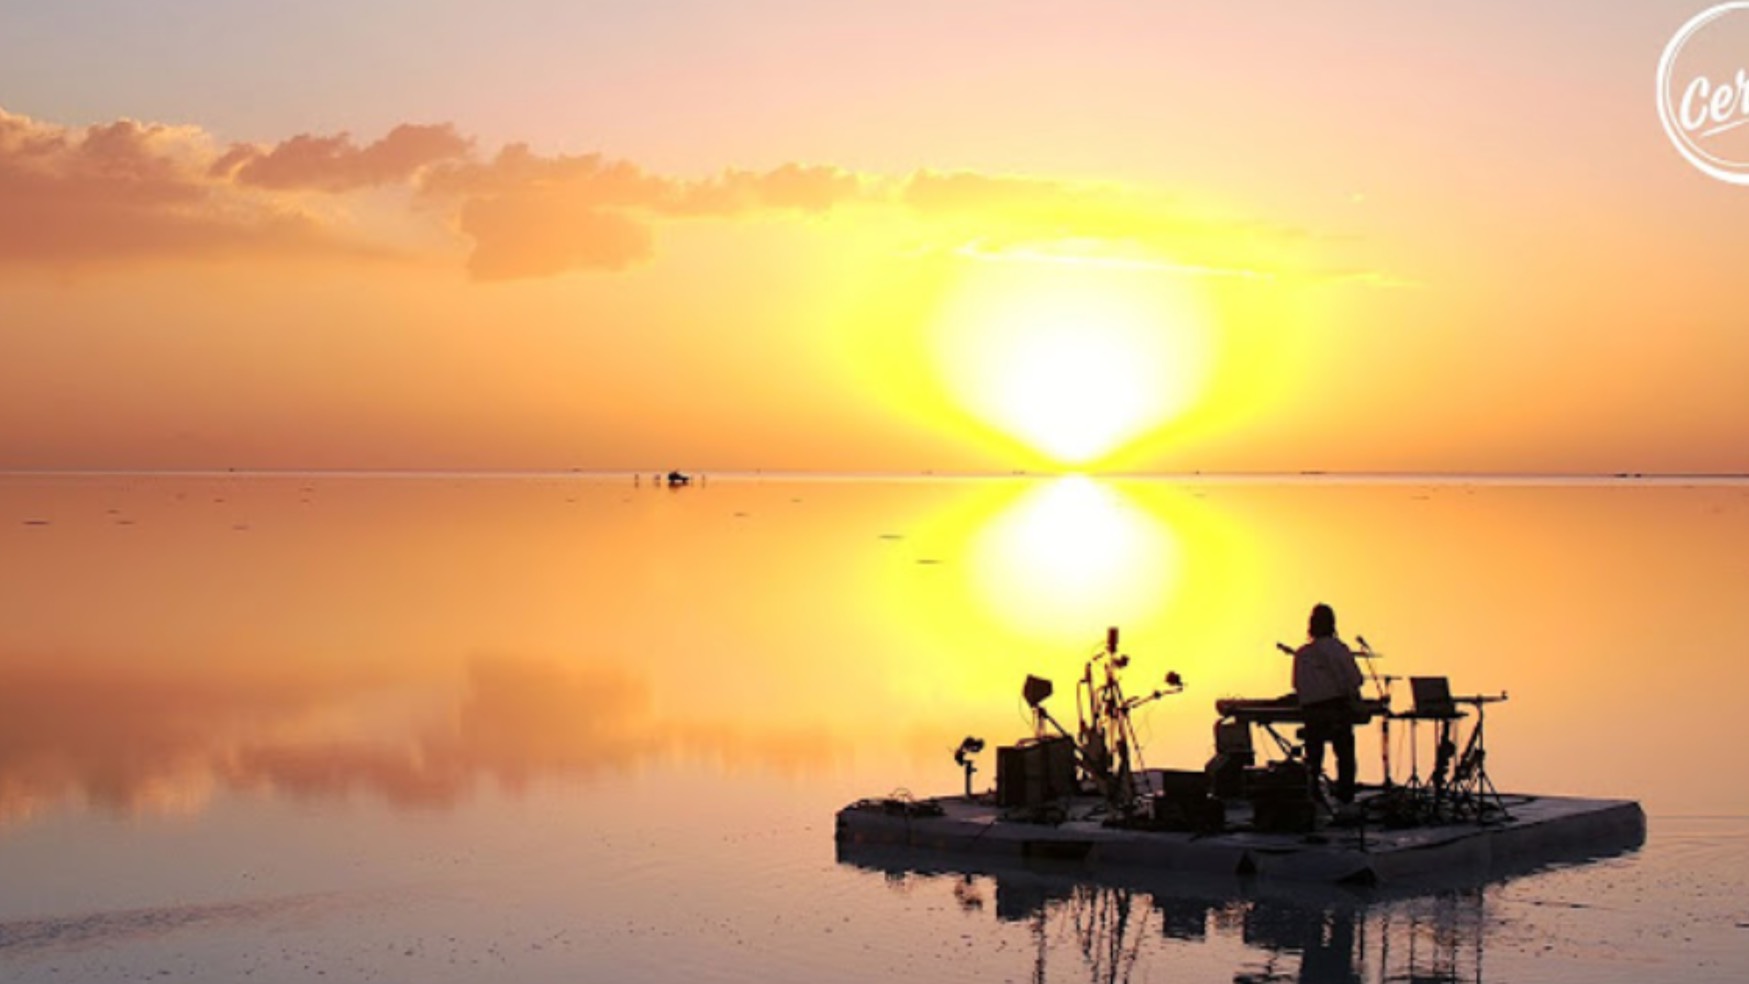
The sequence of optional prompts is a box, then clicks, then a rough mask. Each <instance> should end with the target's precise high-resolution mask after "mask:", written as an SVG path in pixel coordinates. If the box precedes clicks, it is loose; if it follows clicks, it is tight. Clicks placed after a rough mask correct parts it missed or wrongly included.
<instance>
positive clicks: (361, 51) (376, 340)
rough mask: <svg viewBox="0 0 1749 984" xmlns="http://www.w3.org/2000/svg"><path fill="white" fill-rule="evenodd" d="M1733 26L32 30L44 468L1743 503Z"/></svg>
mask: <svg viewBox="0 0 1749 984" xmlns="http://www.w3.org/2000/svg"><path fill="white" fill-rule="evenodd" d="M1700 9H1701V6H1700V5H1689V4H1681V3H1667V4H1646V5H1641V6H1637V7H1635V8H1634V9H1632V10H1625V11H1624V10H1603V9H1598V8H1596V7H1595V6H1593V5H1581V4H1568V3H1562V4H1551V5H1544V6H1541V7H1539V8H1537V9H1536V10H1535V11H1529V12H1526V11H1523V10H1521V9H1518V8H1516V7H1514V6H1513V5H1507V4H1483V5H1474V6H1469V7H1464V8H1461V9H1440V10H1434V9H1431V8H1426V9H1423V8H1415V9H1395V8H1388V9H1382V10H1381V9H1376V8H1373V7H1369V6H1365V5H1359V4H1342V5H1335V6H1331V7H1328V8H1320V9H1319V10H1318V11H1316V12H1313V11H1302V10H1281V11H1272V12H1271V13H1270V15H1269V16H1268V17H1267V18H1264V17H1261V16H1258V15H1255V14H1253V15H1250V16H1247V15H1246V14H1245V13H1242V12H1239V11H1235V10H1231V9H1227V8H1224V7H1219V6H1216V5H1202V4H1187V5H1176V6H1155V5H1137V4H1123V3H1108V4H1098V5H1094V6H1092V7H1087V6H1085V5H1083V6H1077V7H1070V6H1068V5H1058V4H1046V3H1020V4H1005V5H996V4H989V3H971V4H963V5H955V6H954V7H953V8H952V9H948V10H943V9H937V8H936V7H935V6H932V5H926V4H910V3H897V4H886V5H882V6H881V7H878V8H877V7H872V6H869V7H862V6H858V7H852V8H848V9H834V10H825V9H822V8H818V7H816V6H810V5H793V4H785V3H778V2H766V3H760V4H756V5H751V6H741V7H737V8H734V9H732V10H731V9H728V8H720V7H717V6H713V5H708V4H702V3H676V4H669V5H662V6H640V5H633V4H617V3H609V4H596V5H591V6H587V7H580V6H576V5H559V4H550V3H543V2H533V0H530V2H526V3H519V4H509V5H505V6H502V7H499V8H494V10H493V11H492V12H490V13H486V12H481V11H477V10H470V9H466V7H465V5H460V4H442V5H414V4H410V3H390V4H381V5H373V6H372V7H371V8H369V10H368V11H358V10H355V9H354V8H349V7H342V6H340V5H337V4H329V3H313V4H307V5H302V6H301V7H300V9H298V10H296V11H276V12H264V11H247V12H245V11H242V10H237V9H231V8H230V7H228V6H227V5H221V4H216V3H197V2H180V3H171V4H165V5H160V6H159V7H155V8H153V10H152V11H151V12H146V11H144V10H141V9H136V8H135V7H134V6H133V5H128V4H104V3H96V4H90V5H81V8H80V10H78V11H57V10H28V11H26V10H12V11H7V12H5V13H0V345H3V346H4V348H5V351H6V352H7V353H8V356H9V357H8V358H7V359H5V360H3V361H0V420H4V421H5V422H6V426H5V427H4V428H0V469H57V468H71V469H86V468H170V469H174V468H213V467H218V468H223V467H244V468H534V469H540V468H568V467H583V468H598V469H617V468H635V469H646V468H651V467H669V466H680V467H688V468H703V469H714V470H724V469H754V468H767V469H800V470H893V471H915V470H922V469H935V470H960V469H969V470H978V469H993V470H1007V469H1008V468H1013V467H1049V466H1051V465H1053V464H1055V463H1057V462H1054V461H1053V460H1052V458H1051V457H1050V455H1048V454H1046V453H1045V452H1044V451H1043V450H1042V449H1041V446H1040V443H1039V440H1038V439H1037V438H1038V435H1037V434H1033V433H1030V432H1029V431H1028V429H1027V428H1028V426H1029V425H1027V424H1026V423H1024V422H1022V421H1018V420H1016V419H1010V418H1004V417H1003V415H1002V412H1000V411H989V410H988V409H987V408H986V407H984V406H983V404H980V403H979V400H980V399H984V398H985V397H987V396H988V392H989V391H991V390H1001V389H1002V388H1003V387H1005V386H1006V387H1007V392H1006V396H1007V397H1009V398H1010V399H1011V401H1012V399H1016V398H1018V399H1020V400H1021V401H1022V402H1024V401H1025V400H1027V399H1032V400H1034V402H1037V401H1045V403H1046V409H1047V410H1049V411H1051V412H1053V413H1055V412H1058V411H1057V403H1056V402H1053V401H1062V408H1061V411H1060V413H1059V416H1061V415H1072V414H1076V413H1079V412H1081V411H1082V410H1083V409H1084V408H1085V405H1088V404H1098V403H1100V402H1102V401H1108V402H1109V401H1112V400H1115V399H1116V397H1117V396H1118V395H1119V394H1118V393H1117V391H1116V390H1115V389H1109V390H1108V389H1106V388H1105V387H1103V386H1102V381H1103V380H1104V379H1105V376H1104V375H1101V374H1109V373H1110V372H1111V369H1110V367H1109V366H1103V365H1102V366H1092V367H1090V368H1088V370H1087V372H1089V373H1091V374H1092V375H1091V376H1090V377H1088V376H1068V375H1065V376H1064V377H1063V378H1062V379H1061V380H1058V381H1055V382H1053V381H1052V380H1049V379H1046V380H1044V381H1043V382H1042V383H1039V382H1037V381H1035V382H1033V383H1031V384H1030V385H1035V386H1042V387H1043V390H1042V391H1040V392H1038V393H1036V394H1033V393H1032V391H1020V390H1015V386H1017V385H1019V384H1017V383H1014V382H1013V380H1008V379H1005V378H1004V375H1005V374H1008V375H1013V373H1014V372H1015V371H1017V370H1015V369H1014V368H1013V367H1012V366H1010V365H1009V363H1010V362H1011V361H1012V358H1013V357H1014V352H1015V348H1014V347H1006V348H1005V347H1004V346H1003V344H1002V343H1001V341H1000V340H1001V339H1002V338H1003V337H1005V336H1004V332H1008V333H1010V335H1014V333H1017V332H1019V331H1021V329H1020V328H1018V327H1015V326H1013V325H1008V324H1002V323H996V321H997V320H999V318H1000V317H1004V316H1006V315H999V314H998V313H996V312H997V309H998V308H1001V309H1004V310H1006V309H1007V308H1009V307H1012V308H1013V309H1015V310H1021V311H1025V310H1031V309H1040V308H1047V307H1050V306H1051V305H1053V304H1055V305H1059V306H1061V305H1065V304H1070V303H1071V302H1073V301H1075V300H1077V299H1080V300H1086V299H1089V298H1092V299H1095V300H1097V299H1099V298H1100V297H1101V296H1103V295H1099V294H1098V293H1097V292H1100V291H1104V292H1108V293H1109V294H1110V295H1111V296H1112V297H1115V298H1118V299H1119V300H1120V301H1121V302H1122V303H1121V304H1119V305H1118V306H1120V307H1125V309H1126V310H1130V311H1132V312H1148V314H1147V317H1149V318H1152V319H1153V320H1151V321H1148V322H1147V326H1146V327H1143V328H1136V327H1134V326H1127V327H1124V328H1122V330H1121V331H1120V330H1119V329H1118V328H1115V327H1113V326H1110V325H1086V326H1077V325H1070V326H1067V329H1066V330H1070V331H1085V332H1086V333H1087V336H1086V337H1088V338H1090V339H1093V338H1096V337H1100V333H1101V332H1108V333H1109V334H1110V336H1111V339H1112V340H1113V341H1112V343H1111V344H1113V345H1116V346H1119V347H1120V348H1121V347H1122V346H1132V348H1131V349H1130V351H1131V353H1132V355H1131V359H1132V361H1134V360H1141V359H1143V358H1155V359H1157V358H1162V357H1163V356H1160V355H1159V354H1158V353H1159V352H1167V353H1175V354H1174V355H1172V356H1171V357H1172V358H1178V357H1180V356H1183V357H1185V358H1191V357H1190V356H1189V355H1186V354H1185V353H1197V355H1196V358H1195V359H1192V361H1196V369H1195V371H1194V372H1191V370H1189V369H1186V370H1185V372H1184V373H1183V374H1181V375H1180V376H1171V375H1170V374H1168V376H1166V377H1158V378H1155V377H1148V378H1144V379H1142V380H1140V381H1138V382H1137V383H1136V384H1135V385H1137V386H1140V387H1143V388H1144V389H1145V388H1146V387H1147V386H1150V385H1154V386H1159V385H1171V386H1177V387H1183V388H1184V389H1185V392H1184V393H1183V394H1179V395H1181V396H1182V397H1183V399H1182V400H1180V401H1179V402H1181V403H1183V404H1185V406H1184V407H1183V408H1181V409H1179V410H1175V411H1173V413H1172V414H1170V415H1168V414H1166V413H1164V412H1163V411H1161V412H1159V413H1158V414H1157V416H1156V417H1155V418H1148V419H1140V420H1138V421H1132V422H1131V423H1133V424H1134V425H1135V426H1133V427H1131V428H1130V429H1129V430H1126V431H1125V432H1124V433H1125V434H1126V435H1128V436H1127V437H1125V439H1124V440H1125V441H1127V443H1125V444H1123V445H1122V446H1121V447H1119V448H1117V449H1116V450H1114V451H1112V454H1111V456H1110V457H1109V458H1101V459H1099V463H1100V464H1102V465H1105V466H1110V467H1122V468H1126V469H1140V470H1152V469H1162V470H1188V469H1202V470H1229V469H1230V470H1298V469H1304V468H1321V469H1329V470H1428V471H1537V472H1542V471H1551V472H1563V471H1588V472H1615V471H1647V472H1655V471H1683V472H1742V471H1749V458H1746V457H1745V454H1744V452H1743V450H1742V449H1743V448H1744V447H1749V400H1744V399H1742V398H1741V397H1740V396H1739V395H1738V394H1739V393H1740V392H1741V381H1742V380H1743V378H1744V377H1745V374H1746V372H1749V326H1746V325H1744V324H1743V321H1742V318H1741V316H1740V315H1739V314H1738V313H1737V312H1738V311H1739V310H1740V309H1739V308H1738V306H1737V305H1736V304H1735V303H1734V302H1735V300H1736V287H1737V285H1738V283H1739V281H1740V278H1739V277H1738V276H1737V271H1736V258H1737V257H1738V256H1741V255H1743V254H1742V249H1741V247H1742V246H1744V245H1749V242H1746V240H1749V236H1746V235H1745V233H1744V232H1743V231H1742V229H1743V228H1744V223H1743V222H1742V221H1741V219H1742V217H1743V216H1744V215H1745V214H1746V210H1749V189H1745V188H1741V187H1737V186H1732V185H1728V184H1725V183H1723V182H1719V181H1716V180H1714V179H1711V178H1709V177H1707V176H1705V175H1703V174H1701V173H1700V172H1698V171H1697V170H1696V169H1694V168H1693V167H1691V166H1690V165H1689V164H1688V163H1687V162H1686V161H1684V160H1683V159H1682V158H1681V157H1680V156H1679V155H1678V154H1677V153H1676V151H1675V150H1674V149H1673V148H1672V147H1671V145H1670V143H1669V141H1668V140H1667V139H1666V138H1665V135H1664V133H1663V132H1662V131H1661V129H1660V127H1659V124H1658V120H1657V113H1656V109H1655V106H1654V99H1653V95H1654V91H1653V90H1654V70H1655V69H1656V66H1657V61H1658V57H1659V54H1660V52H1661V50H1662V49H1663V46H1664V44H1665V42H1666V41H1667V40H1668V39H1669V37H1670V35H1671V34H1672V33H1673V32H1674V31H1675V30H1676V28H1677V27H1678V26H1680V24H1681V23H1682V22H1683V21H1685V20H1687V19H1688V18H1689V17H1690V16H1692V15H1693V14H1694V13H1696V12H1698V11H1699V10H1700ZM1746 60H1749V53H1746ZM992 284H994V285H997V286H990V285H992ZM968 285H970V286H968ZM1002 291H1007V292H1009V294H1010V295H1011V297H1007V298H1004V297H1003V296H1002V294H1001V292H1002ZM1090 292H1092V293H1090ZM973 296H975V297H978V298H981V300H979V301H977V302H975V303H974V302H971V301H967V300H966V298H967V297H973ZM992 297H995V298H996V299H995V300H992V299H991V298H992ZM1066 299H1067V300H1066ZM1008 301H1012V303H1011V304H1009V303H1007V302H1008ZM979 305H983V306H982V307H980V306H979ZM1093 306H1098V305H1097V304H1095V305H1093ZM944 312H952V313H953V314H952V317H949V315H948V314H946V313H944ZM1138 317H1140V315H1138ZM954 319H958V320H959V321H969V322H978V321H979V320H980V319H991V324H988V325H981V326H980V325H973V326H972V327H971V328H967V327H966V326H964V325H962V324H958V323H949V322H953V321H954ZM962 330H965V331H971V332H973V334H976V335H977V337H978V338H982V339H985V341H984V342H982V343H980V344H983V345H984V346H985V347H983V348H977V347H975V346H971V343H969V342H963V340H960V341H955V339H956V338H957V337H958V336H957V335H956V334H955V333H956V332H960V331H962ZM1124 332H1128V334H1124ZM1138 333H1141V334H1138ZM1148 333H1153V334H1154V335H1155V336H1157V337H1144V336H1146V335H1147V334H1148ZM944 337H945V338H946V340H944ZM1014 337H1016V338H1018V335H1014ZM990 339H995V340H996V341H990ZM1155 343H1159V344H1158V345H1156V344H1155ZM956 345H957V346H958V347H957V348H956V347H955V346H956ZM1017 345H1018V342H1017ZM968 346H970V347H968ZM944 350H952V351H954V352H956V353H958V354H957V355H956V356H954V357H952V358H947V357H944V356H942V354H941V353H942V351H944ZM1044 358H1045V361H1046V362H1047V363H1049V361H1050V360H1051V358H1053V356H1051V355H1050V354H1048V353H1047V355H1046V356H1045V357H1044ZM1055 358H1057V359H1058V360H1059V361H1061V359H1062V356H1060V355H1058V356H1055ZM956 360H957V361H956ZM1117 360H1118V361H1117V363H1116V364H1117V365H1120V366H1121V364H1122V362H1123V352H1122V351H1119V352H1118V353H1117ZM1197 360H1200V361H1197ZM1160 378H1164V379H1169V380H1172V381H1171V382H1169V383H1161V382H1159V381H1158V379H1160ZM1149 379H1154V381H1153V382H1150V381H1149ZM1114 386H1115V384H1114ZM1016 392H1018V393H1019V394H1020V395H1019V397H1016V396H1015V393H1016ZM986 402H987V401H986ZM1137 412H1138V413H1140V412H1141V411H1137ZM1095 423H1097V422H1095ZM1089 426H1092V424H1089Z"/></svg>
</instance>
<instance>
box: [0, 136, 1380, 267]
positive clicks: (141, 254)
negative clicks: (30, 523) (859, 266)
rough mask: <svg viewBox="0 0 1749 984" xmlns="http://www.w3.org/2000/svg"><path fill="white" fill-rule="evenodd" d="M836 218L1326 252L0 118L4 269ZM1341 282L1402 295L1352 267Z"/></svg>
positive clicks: (614, 258)
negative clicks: (869, 214) (850, 214)
mask: <svg viewBox="0 0 1749 984" xmlns="http://www.w3.org/2000/svg"><path fill="white" fill-rule="evenodd" d="M360 205H366V206H367V207H357V206H360ZM844 207H855V208H870V209H885V210H889V211H891V210H898V211H901V212H903V213H905V214H908V215H909V216H911V217H912V218H914V219H915V220H917V221H918V222H919V223H921V224H923V225H924V227H925V231H924V234H925V235H926V236H928V237H930V238H931V239H933V240H934V242H935V243H936V248H938V249H942V250H950V251H952V250H957V251H958V252H959V253H960V254H961V255H967V256H973V257H975V258H980V259H982V258H990V257H992V256H996V255H998V254H1000V257H1001V258H1008V259H1028V260H1040V259H1041V258H1049V259H1052V260H1053V261H1057V262H1068V261H1074V262H1092V261H1094V260H1095V259H1097V260H1098V261H1099V262H1104V263H1108V264H1110V263H1122V264H1126V265H1132V266H1136V267H1138V268H1149V269H1160V270H1169V271H1176V272H1184V273H1195V274H1199V275H1214V274H1221V275H1228V274H1239V275H1245V276H1253V275H1255V276H1273V275H1275V274H1277V273H1281V272H1286V273H1290V274H1295V275H1301V276H1315V275H1316V272H1315V268H1314V267H1313V266H1312V265H1311V264H1310V263H1309V262H1308V259H1307V257H1308V256H1309V254H1310V253H1311V252H1313V251H1314V250H1313V249H1312V248H1311V246H1310V243H1311V242H1312V241H1313V240H1317V241H1318V242H1321V243H1326V244H1327V243H1329V242H1330V241H1331V240H1329V239H1328V237H1317V236H1312V235H1309V234H1308V233H1306V232H1305V231H1304V230H1301V229H1297V228H1293V227H1291V226H1285V225H1280V224H1276V223H1270V222H1260V221H1256V220H1247V219H1240V218H1235V217H1232V216H1222V215H1206V214H1205V215H1199V214H1196V213H1194V212H1192V211H1191V210H1189V209H1187V208H1184V207H1183V206H1182V205H1180V204H1179V203H1177V202H1175V201H1174V200H1173V199H1170V198H1168V197H1165V196H1163V195H1161V194H1159V193H1158V192H1157V191H1154V190H1150V189H1145V188H1134V187H1125V186H1119V185H1112V184H1106V183H1089V182H1069V181H1061V180H1055V179H1051V178H1044V177H1033V176H1025V175H1004V174H987V173H980V172H973V171H950V172H937V171H927V170H925V171H918V172H915V173H913V174H910V175H906V176H892V175H879V174H866V173H859V172H856V171H852V170H848V169H845V168H841V167H836V166H832V165H828V164H803V163H799V162H791V163H784V164H779V165H777V166H775V167H772V168H770V169H767V170H745V169H734V168H730V169H725V170H723V171H720V172H718V173H716V174H713V175H709V176H705V177H699V178H687V177H677V176H672V175H665V174H659V173H656V172H653V171H650V170H648V169H646V168H644V167H642V166H640V165H639V164H637V163H635V162H632V161H627V160H621V159H615V158H611V157H607V156H605V155H602V154H557V155H543V154H539V153H536V152H535V151H533V150H531V149H530V148H529V147H528V146H527V145H526V144H520V143H513V144H510V145H507V146H505V147H503V148H502V149H500V150H499V151H498V152H497V153H496V154H494V155H492V156H490V157H483V156H481V155H479V154H478V153H477V152H476V150H475V145H474V141H473V140H472V139H470V138H469V137H467V136H465V135H464V134H461V133H459V132H457V130H456V129H455V127H453V126H452V125H450V124H447V123H439V124H402V125H400V126H396V127H395V128H393V129H391V130H390V131H389V132H388V133H387V134H386V135H384V136H383V137H381V138H380V139H377V140H374V141H371V142H368V143H363V144H360V143H358V142H356V141H355V140H354V139H353V138H352V136H351V135H350V134H347V133H338V134H333V135H327V136H324V135H317V134H299V135H296V136H293V137H290V138H288V139H286V140H283V141H281V142H279V143H276V144H271V145H255V144H232V145H230V146H229V147H228V148H224V149H221V147H220V144H219V142H218V141H216V140H215V139H213V137H212V136H211V135H210V134H208V133H207V132H205V131H203V130H201V129H200V128H198V127H193V126H172V125H166V124H159V123H139V122H135V121H132V120H120V121H116V122H113V123H107V124H100V125H95V126H90V127H86V128H83V129H78V128H71V127H64V126H58V125H55V124H51V123H44V122H41V121H36V120H32V119H30V118H28V117H24V116H18V115H12V114H8V113H6V112H4V111H0V214H4V215H5V216H6V218H7V221H6V222H5V223H3V224H0V268H3V267H5V266H43V265H51V266H53V265H71V266H77V265H83V264H90V263H95V262H120V261H139V260H162V259H167V258H168V259H194V260H206V259H211V258H215V257H222V256H228V255H232V254H237V253H240V252H241V253H245V254H264V253H265V254H273V253H296V254H300V255H305V256H330V257H335V258H339V259H344V260H352V259H356V258H358V257H360V256H372V255H374V256H383V255H392V254H394V253H396V252H406V251H415V250H429V251H432V252H433V253H440V252H441V251H443V250H444V249H445V248H453V247H454V246H455V245H457V242H456V238H460V239H462V240H465V241H466V243H467V244H468V245H469V246H470V247H471V249H470V251H469V255H468V259H467V261H466V270H467V272H468V273H469V275H471V276H472V277H474V278H475V279H478V280H483V281H503V280H515V279H524V278H537V277H552V276H557V275H561V274H566V273H572V272H614V271H622V270H626V269H628V268H630V267H633V266H636V265H638V264H641V263H646V262H649V261H650V260H651V259H653V258H654V257H655V255H656V244H657V237H658V234H659V233H660V232H661V231H662V230H663V229H664V228H665V227H667V226H670V225H673V224H677V223H685V222H697V221H711V220H724V219H733V218H738V217H745V216H754V215H789V216H811V215H821V214H824V213H827V212H829V211H831V210H833V209H838V208H844ZM434 215H435V216H437V217H438V221H436V222H434V221H433V220H432V219H433V216H434ZM397 223H399V225H397ZM446 236H447V237H452V238H450V239H449V240H448V241H447V242H445V241H444V240H443V237H446ZM968 243H969V244H972V246H970V247H968V246H966V245H965V244H968ZM1051 243H1072V244H1075V248H1074V249H1073V250H1071V251H1070V252H1071V253H1072V254H1073V255H1072V256H1069V257H1066V258H1065V257H1063V256H1058V255H1055V254H1057V253H1059V252H1061V251H1060V250H1057V249H1055V248H1046V249H1043V250H1041V249H1040V248H1038V247H1037V246H1036V244H1051ZM1088 243H1092V244H1094V245H1095V247H1096V248H1093V249H1089V248H1086V246H1085V244H1088ZM391 244H392V245H391ZM1100 244H1104V245H1103V246H1101V245H1100ZM1046 253H1050V254H1052V255H1051V256H1049V257H1045V254H1046ZM1343 279H1348V280H1352V281H1355V282H1359V283H1372V284H1389V283H1397V282H1398V281H1396V279H1395V278H1392V277H1388V276H1386V275H1384V274H1380V273H1375V272H1373V271H1369V270H1366V269H1364V268H1363V269H1360V270H1359V271H1358V272H1357V271H1353V270H1345V272H1344V274H1343Z"/></svg>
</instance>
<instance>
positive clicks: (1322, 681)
mask: <svg viewBox="0 0 1749 984" xmlns="http://www.w3.org/2000/svg"><path fill="white" fill-rule="evenodd" d="M1306 634H1307V635H1308V636H1310V637H1311V639H1310V641H1309V642H1307V643H1306V644H1305V645H1303V646H1301V647H1300V648H1299V649H1297V650H1295V651H1294V695H1295V696H1297V697H1298V698H1299V701H1300V712H1301V713H1302V714H1303V715H1304V716H1305V720H1306V770H1307V772H1308V773H1309V774H1310V776H1311V781H1312V792H1313V794H1314V795H1316V793H1317V784H1318V777H1319V776H1320V775H1322V774H1323V771H1324V744H1325V743H1326V742H1328V743H1329V744H1330V745H1331V747H1333V748H1334V749H1335V750H1336V799H1337V801H1338V802H1341V803H1352V802H1354V774H1355V761H1354V722H1355V707H1356V706H1357V705H1358V703H1359V701H1360V683H1361V675H1360V667H1359V666H1358V665H1356V664H1355V662H1354V653H1353V652H1352V651H1350V650H1349V648H1348V645H1347V644H1346V643H1344V642H1343V641H1342V640H1341V639H1338V638H1337V637H1336V612H1335V611H1334V610H1332V609H1331V608H1330V606H1329V605H1322V604H1320V605H1314V606H1313V607H1312V617H1311V619H1310V620H1309V621H1308V623H1307V625H1306Z"/></svg>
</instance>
